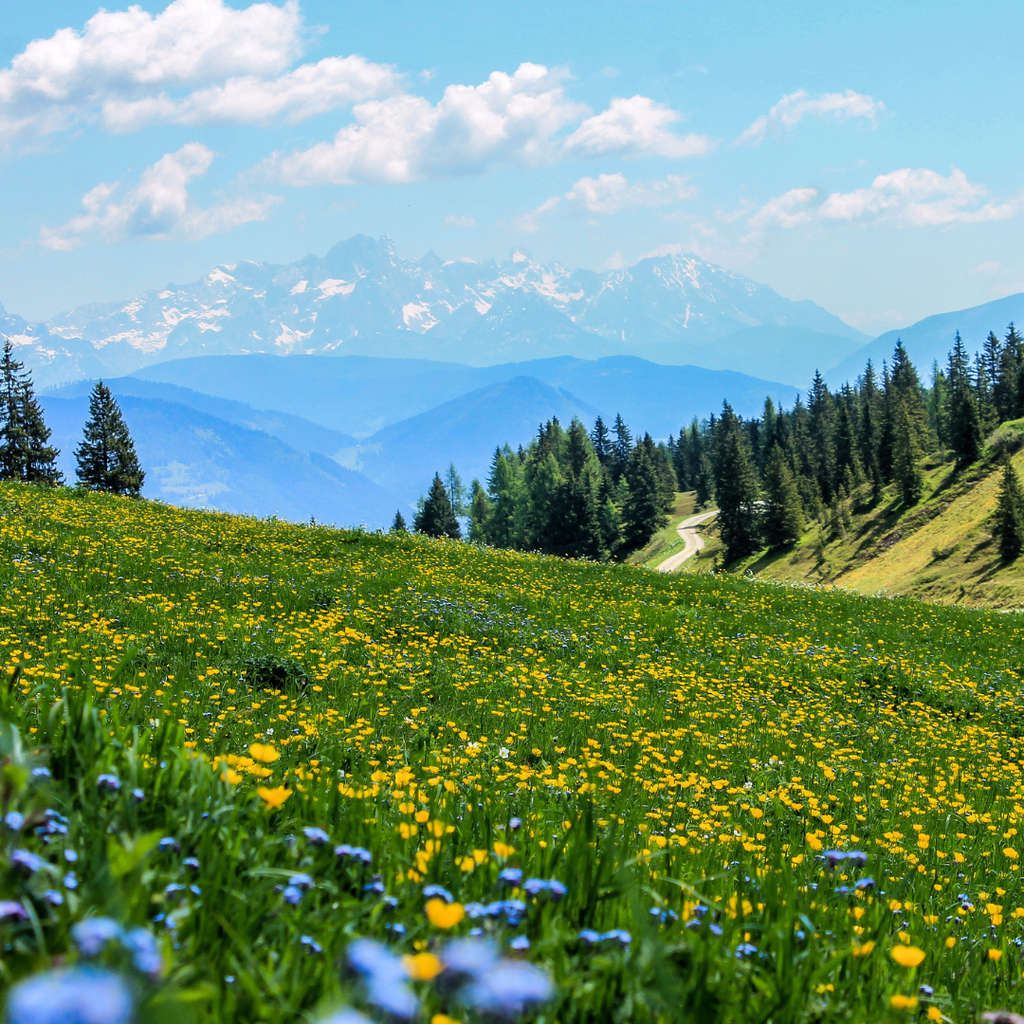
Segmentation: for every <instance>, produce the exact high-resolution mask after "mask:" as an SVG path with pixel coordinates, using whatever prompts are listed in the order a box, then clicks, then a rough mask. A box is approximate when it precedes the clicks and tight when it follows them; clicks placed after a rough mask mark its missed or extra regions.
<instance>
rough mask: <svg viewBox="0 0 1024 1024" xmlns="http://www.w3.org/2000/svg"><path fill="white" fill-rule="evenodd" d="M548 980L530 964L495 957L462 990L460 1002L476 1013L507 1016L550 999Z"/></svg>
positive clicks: (511, 1016)
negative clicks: (496, 960) (490, 965)
mask: <svg viewBox="0 0 1024 1024" xmlns="http://www.w3.org/2000/svg"><path fill="white" fill-rule="evenodd" d="M552 992H553V986H552V984H551V979H550V978H549V977H548V976H547V975H546V974H545V973H544V972H543V971H542V970H540V969H539V968H537V967H534V966H533V964H529V963H526V962H525V961H522V960H499V961H498V962H497V963H496V964H494V965H493V966H492V967H490V968H488V969H487V970H486V971H484V972H482V973H481V974H479V975H477V977H476V978H475V979H474V980H473V981H472V982H471V983H470V984H469V985H467V986H466V988H465V989H464V990H463V992H462V995H461V999H462V1002H463V1003H465V1004H466V1005H467V1006H469V1007H470V1008H471V1009H473V1010H476V1011H477V1012H479V1013H484V1014H488V1015H490V1016H493V1017H498V1018H505V1019H511V1018H514V1017H518V1016H519V1015H520V1014H521V1013H522V1012H523V1011H524V1010H525V1009H527V1007H530V1006H534V1005H536V1004H538V1003H544V1002H547V1000H548V999H550V998H551V995H552Z"/></svg>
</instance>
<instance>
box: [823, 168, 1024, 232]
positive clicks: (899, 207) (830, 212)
mask: <svg viewBox="0 0 1024 1024" xmlns="http://www.w3.org/2000/svg"><path fill="white" fill-rule="evenodd" d="M988 195H989V190H988V189H987V188H986V187H985V186H984V185H977V184H972V183H971V182H969V181H968V180H967V175H965V174H964V172H963V171H961V170H959V169H957V168H956V167H954V168H953V169H952V171H951V173H950V174H949V175H947V176H943V175H941V174H939V173H938V172H936V171H930V170H928V169H927V168H912V167H904V168H902V169H901V170H898V171H891V172H890V173H889V174H880V175H878V177H877V178H875V180H874V181H873V182H872V183H871V187H870V188H859V189H856V190H854V191H853V192H833V193H832V195H830V196H829V197H828V199H826V200H825V202H824V203H822V204H821V208H820V209H819V211H818V213H819V216H820V217H821V219H822V220H828V221H848V222H852V221H866V220H870V221H890V222H893V223H895V224H899V225H902V226H905V227H946V226H949V225H953V224H978V223H981V222H983V221H992V220H1006V219H1007V218H1008V217H1012V216H1014V214H1016V213H1017V212H1018V211H1019V210H1020V208H1021V201H1020V199H1016V200H1013V201H1009V202H1002V203H998V202H985V200H986V199H987V197H988Z"/></svg>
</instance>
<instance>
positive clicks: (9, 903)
mask: <svg viewBox="0 0 1024 1024" xmlns="http://www.w3.org/2000/svg"><path fill="white" fill-rule="evenodd" d="M27 920H28V911H26V910H25V908H24V907H23V906H22V905H21V904H20V903H19V902H18V901H17V900H0V924H2V923H4V922H6V921H15V922H17V921H27Z"/></svg>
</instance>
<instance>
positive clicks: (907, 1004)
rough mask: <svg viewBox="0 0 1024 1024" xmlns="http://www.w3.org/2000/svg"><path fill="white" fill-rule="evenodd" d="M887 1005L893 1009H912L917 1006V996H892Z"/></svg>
mask: <svg viewBox="0 0 1024 1024" xmlns="http://www.w3.org/2000/svg"><path fill="white" fill-rule="evenodd" d="M889 1005H890V1006H891V1007H892V1008H893V1009H894V1010H913V1009H914V1007H916V1006H917V996H892V997H891V998H890V999H889Z"/></svg>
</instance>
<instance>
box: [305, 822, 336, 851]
mask: <svg viewBox="0 0 1024 1024" xmlns="http://www.w3.org/2000/svg"><path fill="white" fill-rule="evenodd" d="M302 834H303V835H304V836H305V837H306V838H307V839H308V840H309V842H310V844H311V845H313V846H327V844H328V843H330V841H331V837H330V836H329V835H328V834H327V833H326V832H325V831H324V830H323V829H322V828H316V827H315V826H312V825H311V826H310V827H309V828H304V829H303V830H302Z"/></svg>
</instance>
